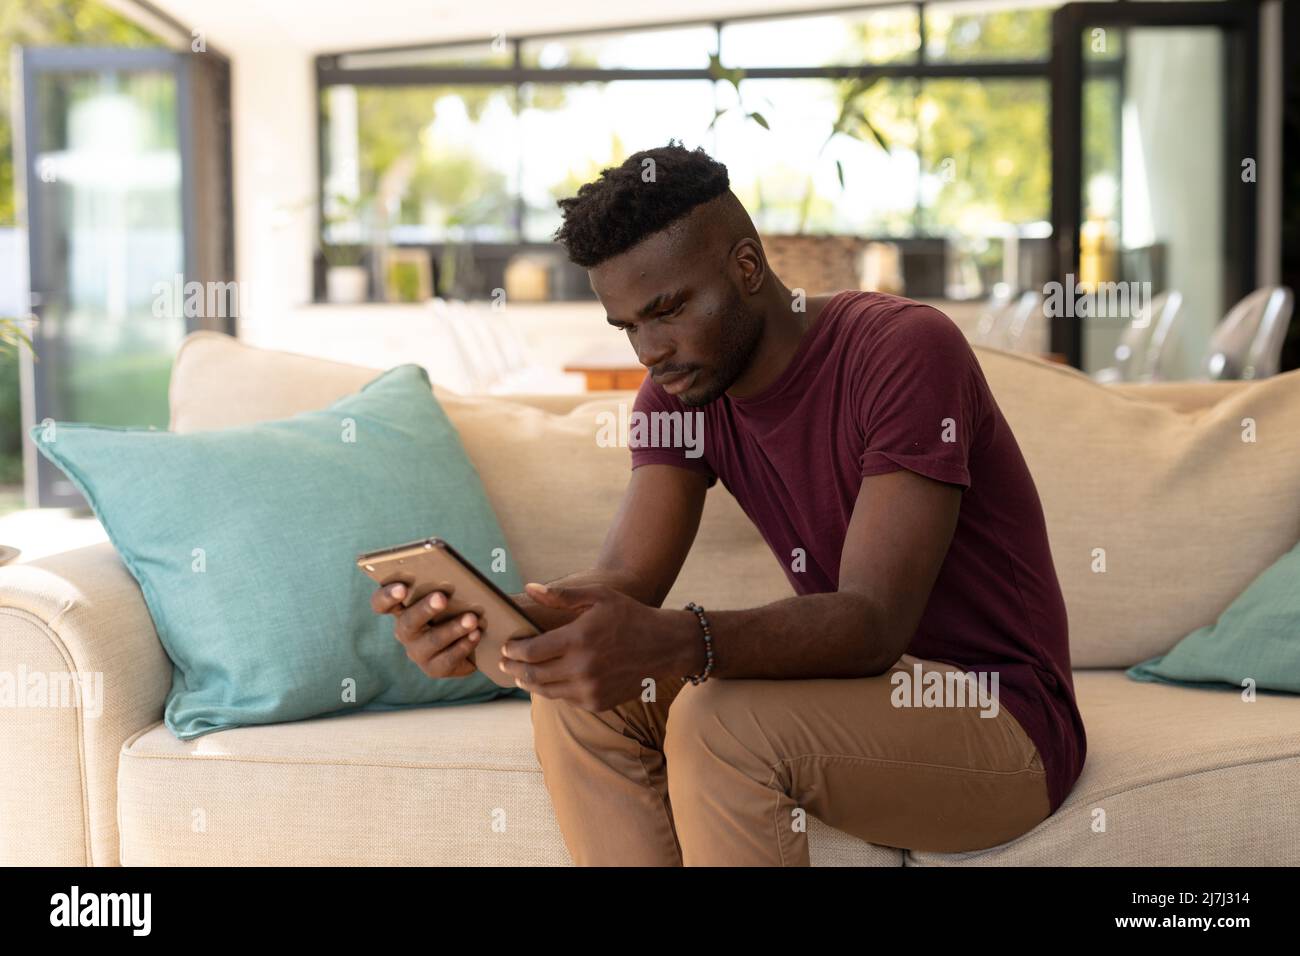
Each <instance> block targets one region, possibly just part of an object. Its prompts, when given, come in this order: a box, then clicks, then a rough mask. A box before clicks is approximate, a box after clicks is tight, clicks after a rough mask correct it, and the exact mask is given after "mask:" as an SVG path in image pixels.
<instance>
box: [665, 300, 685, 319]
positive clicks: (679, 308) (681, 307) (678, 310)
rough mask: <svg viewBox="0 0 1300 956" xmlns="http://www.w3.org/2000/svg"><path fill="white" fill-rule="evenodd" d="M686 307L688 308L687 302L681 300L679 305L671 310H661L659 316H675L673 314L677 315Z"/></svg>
mask: <svg viewBox="0 0 1300 956" xmlns="http://www.w3.org/2000/svg"><path fill="white" fill-rule="evenodd" d="M684 308H686V303H685V302H679V303H677V307H676V308H674V309H670V310H669V311H667V312H661V313H660V316H659V317H660V318H665V317H667V316H673V315H676V314H677V313H678V312H680V311H682V309H684Z"/></svg>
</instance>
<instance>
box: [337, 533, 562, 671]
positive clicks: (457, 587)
mask: <svg viewBox="0 0 1300 956" xmlns="http://www.w3.org/2000/svg"><path fill="white" fill-rule="evenodd" d="M357 567H359V568H360V569H361V570H362V571H363V572H364V573H365V574H366V575H367V576H368V577H369V578H370V579H371V580H373V581H374V582H375V583H376V584H379V585H381V586H385V587H386V586H387V585H389V584H398V583H401V584H405V585H406V590H407V594H406V598H405V600H403V601H402V606H403V607H410V606H411V605H412V604H414V603H415V602H416V601H418V600H420V599H421V598H423V597H426V596H428V594H429V593H430V592H431V591H442V592H443V593H444V594H446V595H447V610H446V612H445V613H444V614H443V615H442V616H441V617H439V619H438V620H439V621H440V622H441V621H444V620H448V619H450V618H454V617H456V616H457V615H460V614H464V613H466V612H472V613H474V614H476V615H478V619H479V630H480V631H482V634H483V636H482V637H480V638H479V641H478V644H477V645H475V647H474V650H473V651H472V652H471V653H470V659H471V660H472V661H473V662H474V666H475V667H477V668H478V669H479V671H480V672H481V673H483V674H486V675H487V676H488V677H489V678H491V680H492V681H493V682H494V683H496V684H498V685H500V686H501V687H514V686H515V679H514V678H513V677H511V676H510V675H509V674H507V673H505V672H504V671H502V670H501V669H500V667H498V666H497V665H498V663H499V662H500V660H501V648H502V646H503V645H504V644H505V642H506V641H508V640H510V639H512V638H515V637H536V636H537V635H538V634H540V633H541V630H540V629H539V628H538V627H537V625H536V624H534V623H533V622H532V621H531V620H530V619H529V617H528V615H527V614H525V613H524V612H523V610H522V609H521V608H520V607H519V605H518V604H516V603H515V602H514V601H512V600H511V599H510V597H509V595H507V594H506V593H505V592H504V591H502V590H501V589H500V588H499V587H497V586H496V585H495V584H493V583H492V582H491V581H489V580H488V579H487V578H486V577H484V576H483V574H481V573H480V572H479V570H478V568H476V567H474V565H472V564H470V563H469V562H468V561H466V560H465V558H464V557H462V556H461V555H460V554H458V553H457V552H456V549H455V548H453V547H452V546H451V545H449V544H448V543H447V542H446V541H443V540H442V539H441V538H425V539H423V540H421V541H411V542H409V543H407V544H399V545H396V546H394V547H391V548H384V549H382V550H380V551H370V552H368V553H366V554H362V555H358V556H357Z"/></svg>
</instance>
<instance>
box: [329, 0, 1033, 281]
mask: <svg viewBox="0 0 1300 956" xmlns="http://www.w3.org/2000/svg"><path fill="white" fill-rule="evenodd" d="M1053 6H1054V4H1049V3H1044V2H1042V0H996V2H989V3H987V4H985V3H978V2H976V3H955V2H927V3H900V4H897V5H893V6H884V7H882V6H871V7H865V8H862V9H860V10H849V11H843V10H837V11H835V12H821V13H818V12H812V13H808V14H801V15H797V16H784V17H757V16H755V17H743V18H736V19H729V20H724V21H721V22H706V23H683V24H673V25H666V26H663V27H660V28H656V29H644V30H636V31H628V30H621V31H590V32H587V33H575V34H568V35H563V36H560V35H556V36H533V37H518V38H512V37H509V36H501V37H495V38H493V39H492V40H491V41H490V42H485V43H482V44H465V43H462V44H458V45H447V46H441V47H431V48H425V49H411V50H392V51H375V52H370V53H350V54H341V55H338V56H325V57H321V58H320V59H319V60H318V65H317V72H318V79H319V83H320V103H321V111H322V124H321V129H322V151H321V154H322V190H321V201H322V223H323V224H324V225H323V230H322V238H323V240H324V242H325V243H326V244H328V245H346V244H353V245H355V246H358V247H365V246H366V245H368V244H373V243H388V244H395V245H419V246H427V247H430V248H435V249H436V248H438V247H440V246H444V245H447V244H456V245H463V244H475V245H479V246H482V245H484V244H490V245H494V246H496V247H498V250H497V251H498V253H500V251H501V248H502V247H512V246H513V247H527V248H532V247H536V246H545V245H549V244H550V242H551V235H552V234H553V232H554V230H555V228H556V227H557V226H558V225H559V210H558V209H557V207H556V200H558V199H560V198H562V197H565V196H569V195H572V194H573V193H574V192H575V191H576V190H577V188H578V187H579V186H580V185H581V184H582V183H584V182H587V181H589V180H591V179H592V178H594V177H595V176H596V175H597V174H598V173H599V171H600V170H601V169H603V168H605V167H608V166H611V165H616V164H617V163H619V162H621V161H622V160H623V159H625V158H626V157H627V156H628V155H629V154H631V153H633V152H635V151H637V150H639V149H645V148H649V147H653V146H661V145H664V144H665V143H666V142H667V141H668V139H669V138H670V137H673V138H677V139H680V140H681V141H682V142H684V143H685V144H686V145H687V146H688V147H693V146H703V147H704V148H705V149H706V150H708V152H709V153H710V154H711V155H713V156H715V157H716V158H717V159H719V160H720V161H722V162H724V163H726V164H727V167H728V169H729V171H730V174H731V179H732V188H733V189H734V190H735V192H736V194H737V195H738V196H739V197H740V198H741V200H742V201H743V202H744V203H745V205H746V207H747V208H748V209H749V210H750V212H751V214H752V215H753V217H754V220H755V223H756V225H757V226H758V228H759V230H760V231H761V232H763V233H765V234H769V233H817V234H843V235H854V236H860V237H863V238H870V239H884V240H891V241H894V242H899V243H904V244H905V243H907V242H908V241H913V240H935V239H942V240H945V241H946V243H947V245H948V246H949V247H950V248H951V249H953V250H956V251H957V253H958V254H959V255H961V256H965V257H966V258H967V259H968V260H969V261H970V263H971V264H972V268H973V270H974V271H973V272H972V273H971V276H972V278H971V281H970V282H969V283H967V289H966V291H968V292H970V293H971V294H981V293H986V292H987V291H988V290H987V286H988V284H989V281H988V280H989V279H990V278H995V276H993V273H994V272H996V268H995V264H996V261H997V258H998V256H999V254H1000V251H1001V244H1002V242H1003V241H1004V240H1005V239H1006V238H1007V237H1008V236H1011V235H1014V236H1017V237H1022V238H1023V237H1032V238H1035V239H1037V240H1039V241H1042V242H1044V243H1045V240H1046V236H1047V234H1048V227H1047V219H1048V216H1049V205H1050V185H1051V184H1050V165H1051V164H1050V153H1049V128H1048V123H1049V116H1048V108H1049V106H1048V104H1049V95H1048V79H1047V76H1048V58H1049V54H1050V25H1051V12H1052V8H1053Z"/></svg>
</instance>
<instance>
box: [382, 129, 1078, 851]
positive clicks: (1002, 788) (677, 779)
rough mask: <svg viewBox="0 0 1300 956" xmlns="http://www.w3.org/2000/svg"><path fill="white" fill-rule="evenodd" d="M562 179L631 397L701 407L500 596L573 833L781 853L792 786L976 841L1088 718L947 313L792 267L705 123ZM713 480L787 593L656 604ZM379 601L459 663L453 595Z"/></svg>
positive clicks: (1035, 502)
mask: <svg viewBox="0 0 1300 956" xmlns="http://www.w3.org/2000/svg"><path fill="white" fill-rule="evenodd" d="M560 205H561V207H562V209H563V212H564V222H563V225H562V226H561V227H560V229H559V230H558V232H557V236H556V237H557V239H558V240H559V241H561V242H562V243H563V244H564V245H565V247H566V249H567V251H568V253H569V256H570V258H571V259H572V260H573V261H574V262H575V263H577V264H579V265H581V266H584V267H585V268H587V269H588V270H589V278H590V281H591V285H592V288H593V289H594V290H595V292H596V294H597V296H598V297H599V299H600V301H601V303H602V304H603V305H604V307H605V309H606V312H607V313H608V320H609V322H610V324H611V325H613V326H614V327H615V328H616V329H619V330H620V331H623V332H624V333H625V334H626V335H627V336H628V338H629V340H630V341H631V343H632V345H633V346H634V347H635V349H636V352H637V357H638V359H639V360H640V362H641V364H643V365H645V366H646V368H647V369H649V372H650V374H649V376H648V377H647V379H646V381H645V383H644V384H643V385H642V387H641V389H640V391H639V393H638V395H637V398H636V402H635V408H634V411H640V412H643V413H648V414H653V413H656V412H659V413H665V412H666V413H677V414H678V415H687V414H702V420H703V426H704V427H703V438H704V441H703V454H702V455H699V454H688V449H684V448H680V447H679V448H672V447H662V445H661V444H660V445H658V447H656V443H654V442H651V441H647V440H642V441H640V442H639V443H638V445H639V447H633V450H632V469H633V470H632V475H631V479H630V481H629V484H628V488H627V492H626V496H625V498H624V500H623V502H622V505H621V507H620V508H619V511H618V513H617V515H616V516H615V518H614V522H613V525H612V526H611V528H610V529H609V532H608V535H607V537H606V539H605V543H604V546H603V548H602V550H601V553H600V555H599V557H598V558H597V560H596V564H595V568H594V569H593V570H590V571H585V572H581V573H577V574H573V575H570V576H568V577H566V578H563V579H561V580H560V581H558V582H553V583H552V584H551V585H549V586H546V587H544V586H542V585H536V584H529V585H528V586H527V589H526V590H527V593H526V594H524V595H520V596H519V600H520V602H521V604H522V605H523V606H524V608H525V610H527V611H528V612H529V613H530V615H532V616H533V617H534V618H535V619H536V620H537V621H538V623H539V625H540V626H541V627H542V629H543V632H544V633H543V634H541V635H540V636H538V637H535V638H532V639H527V640H518V641H512V642H510V644H508V645H507V649H506V651H505V652H504V653H505V655H506V659H505V660H503V661H501V662H500V667H501V669H502V670H504V671H505V672H506V673H508V674H509V675H511V676H513V677H514V678H515V679H516V683H517V684H518V686H520V687H522V688H524V689H526V690H528V691H529V692H530V693H531V695H532V718H533V726H534V735H535V744H536V751H537V756H538V759H539V760H540V762H541V766H542V770H543V772H544V776H545V781H546V785H547V788H548V790H549V791H550V794H551V798H552V802H553V804H554V806H555V812H556V814H557V817H558V819H559V823H560V827H561V829H562V831H563V833H564V838H565V841H566V844H567V846H568V848H569V852H570V854H571V855H572V857H573V859H574V861H575V862H577V863H579V864H613V865H638V864H640V865H679V864H682V863H685V864H686V865H694V864H706V865H709V864H721V865H726V864H741V865H745V864H753V865H762V864H775V865H806V864H807V863H808V849H807V837H806V817H807V815H808V814H811V815H813V816H816V817H818V818H820V819H821V820H823V821H825V822H826V823H828V824H830V825H831V826H834V827H837V828H839V829H841V830H844V831H847V832H848V833H852V834H855V835H857V836H859V837H861V838H863V839H865V840H868V841H871V842H873V843H877V844H882V845H886V846H893V847H904V848H909V849H916V850H934V851H946V852H955V851H962V850H975V849H980V848H984V847H989V846H994V845H997V844H1000V843H1004V842H1006V841H1008V840H1011V839H1014V838H1015V837H1017V836H1020V835H1021V834H1023V833H1025V832H1026V831H1028V830H1030V829H1032V828H1033V827H1034V826H1035V825H1036V824H1038V823H1039V822H1041V821H1042V820H1043V819H1045V818H1046V817H1047V816H1049V815H1050V814H1051V813H1053V812H1055V810H1056V809H1057V808H1058V807H1059V806H1060V804H1061V802H1062V801H1063V800H1064V799H1065V797H1066V795H1067V794H1068V793H1069V791H1070V789H1071V787H1072V786H1073V785H1074V782H1075V780H1076V779H1077V778H1078V775H1079V772H1080V770H1081V769H1082V766H1083V761H1084V755H1085V747H1086V740H1085V735H1084V728H1083V723H1082V720H1081V718H1080V716H1079V712H1078V709H1077V707H1076V704H1075V700H1074V690H1073V682H1072V679H1071V673H1070V656H1069V647H1068V643H1067V635H1066V614H1065V607H1064V604H1063V602H1062V599H1061V593H1060V589H1059V585H1058V583H1057V579H1056V573H1055V569H1054V567H1053V564H1052V556H1051V553H1050V551H1049V550H1048V541H1047V532H1046V528H1045V526H1044V519H1043V513H1042V508H1041V506H1040V503H1039V499H1038V495H1037V492H1036V490H1035V488H1034V484H1033V481H1032V480H1031V478H1030V475H1029V472H1028V470H1027V468H1026V466H1025V462H1024V459H1023V458H1022V456H1021V453H1020V449H1019V447H1018V446H1017V444H1016V440H1015V438H1014V436H1013V435H1012V434H1011V430H1010V428H1009V427H1008V426H1007V423H1006V421H1005V419H1004V418H1003V417H1002V414H1001V412H1000V411H999V410H998V407H997V404H996V403H995V402H994V400H993V397H992V395H991V394H990V392H989V389H988V385H987V383H986V382H985V379H984V376H983V374H982V372H981V370H980V367H979V364H978V362H977V360H976V358H975V356H974V353H973V352H972V351H971V349H970V347H969V346H968V344H967V343H966V340H965V339H964V337H963V336H962V334H961V332H960V331H959V330H958V329H957V328H956V327H955V326H954V325H953V323H952V322H951V321H950V320H949V319H948V318H947V317H946V316H944V315H943V314H942V313H940V312H938V311H936V310H935V309H933V308H930V307H928V306H924V305H921V304H919V303H916V302H911V301H909V300H906V299H902V298H897V297H893V296H888V295H881V294H875V293H867V292H852V291H846V292H840V293H838V294H835V295H820V296H813V297H807V298H806V297H805V296H804V294H803V292H802V290H791V289H788V288H786V287H785V286H784V285H783V284H782V282H781V280H780V278H779V277H778V276H776V275H775V274H774V273H773V272H772V271H771V270H770V269H769V268H768V265H767V262H766V259H765V258H764V255H763V248H762V245H761V243H760V241H759V238H758V235H757V233H756V231H755V229H754V225H753V223H752V222H751V220H750V218H749V216H748V215H747V213H746V212H745V210H744V208H743V207H742V205H741V204H740V202H739V201H738V200H737V198H736V197H735V195H734V194H733V193H732V192H731V190H730V188H729V181H728V177H727V172H726V168H725V167H724V166H722V165H721V164H719V163H717V162H715V161H714V160H713V159H711V158H710V157H709V156H708V155H707V154H705V153H704V152H703V151H702V150H699V149H697V150H694V151H688V150H686V149H684V148H683V147H682V146H680V144H678V145H674V143H673V142H672V141H670V142H669V144H668V146H667V147H664V148H659V149H651V150H647V151H644V152H640V153H636V154H634V155H632V156H631V157H629V158H628V160H627V161H626V162H624V163H623V164H622V165H621V166H618V167H616V168H610V169H606V170H604V171H603V172H602V173H601V175H600V177H599V178H598V179H597V180H596V181H594V182H591V183H588V184H586V185H584V186H583V187H582V188H581V189H580V190H579V191H578V194H577V196H576V197H573V198H569V199H565V200H562V201H561V202H560ZM718 479H721V480H722V482H723V484H724V485H725V486H726V488H727V489H728V490H729V491H730V492H731V493H732V494H733V495H735V497H736V499H737V500H738V501H739V503H740V504H741V506H742V507H743V508H744V510H745V512H746V513H747V514H748V516H749V517H750V519H751V520H752V521H753V522H754V524H755V525H756V526H757V527H758V530H759V531H760V532H761V533H762V535H763V537H764V538H765V540H766V541H767V542H768V544H769V545H770V546H771V548H772V551H773V553H774V554H775V556H776V559H777V560H778V561H780V562H781V565H782V567H783V569H784V570H785V572H786V575H787V577H788V578H789V580H790V583H791V585H792V586H793V589H794V591H795V592H796V596H794V597H790V598H786V599H784V600H778V601H774V602H772V603H770V604H766V605H764V606H762V607H757V608H752V609H748V610H717V609H714V608H707V609H701V610H698V611H697V610H696V609H695V608H691V607H688V608H685V609H675V608H674V609H664V608H663V607H662V603H663V601H664V599H665V597H666V595H667V594H668V592H669V590H670V588H672V587H673V585H674V583H675V581H676V579H677V575H678V571H679V570H680V568H681V566H682V563H683V561H684V559H685V557H686V555H687V552H688V551H689V550H690V547H691V544H692V542H693V540H694V537H695V533H696V530H697V528H698V526H699V521H700V515H701V511H702V509H703V506H704V499H705V494H706V492H707V491H708V489H709V488H710V487H711V486H712V485H714V484H715V483H716V481H717V480H718ZM684 583H685V584H687V585H689V582H684ZM399 601H400V592H399V593H398V594H389V593H386V592H384V591H380V592H376V595H375V599H374V606H375V609H376V610H377V611H380V612H381V613H387V612H393V613H395V614H396V616H397V628H396V629H397V636H398V637H399V639H401V640H402V641H403V643H405V644H406V645H407V648H408V654H410V655H411V656H412V659H414V660H416V661H417V662H418V663H420V664H421V666H422V667H423V668H424V669H425V671H426V673H429V674H431V675H433V676H453V675H459V674H467V673H471V672H472V670H473V665H472V664H471V663H470V662H469V661H468V660H467V657H468V655H469V653H470V651H471V650H472V646H473V643H474V641H475V640H476V639H477V631H476V630H475V629H474V625H475V623H476V622H475V621H474V620H473V615H465V617H464V619H463V620H460V621H450V622H443V621H441V620H440V618H439V612H440V611H441V610H442V608H444V607H445V598H444V597H443V596H441V595H434V596H432V597H431V598H430V599H429V600H427V601H422V602H421V603H420V604H419V605H416V606H415V607H412V608H410V609H408V610H405V611H403V610H402V609H401V608H400V607H397V606H396V605H397V603H398V602H399ZM692 603H693V602H692ZM990 689H991V692H990ZM963 690H970V691H971V693H969V694H964V693H961V691H963ZM954 691H955V692H956V693H954ZM958 698H962V699H958Z"/></svg>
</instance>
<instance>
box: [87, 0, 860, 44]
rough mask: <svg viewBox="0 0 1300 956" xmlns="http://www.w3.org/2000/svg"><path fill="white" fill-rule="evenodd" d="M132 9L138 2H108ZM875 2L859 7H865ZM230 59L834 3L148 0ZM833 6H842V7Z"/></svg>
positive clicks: (798, 0) (827, 0) (771, 0)
mask: <svg viewBox="0 0 1300 956" xmlns="http://www.w3.org/2000/svg"><path fill="white" fill-rule="evenodd" d="M109 2H111V3H113V5H114V6H118V7H121V8H124V9H125V8H129V7H130V6H131V5H132V4H134V2H135V0H109ZM873 2H880V0H864V2H862V3H859V4H858V5H859V6H867V5H869V4H871V3H873ZM150 5H151V6H153V7H154V8H156V9H158V10H160V11H162V12H163V13H165V14H166V15H168V16H170V17H172V18H173V19H175V20H177V21H179V22H180V23H181V24H183V25H184V26H186V27H188V28H190V29H192V30H199V31H201V32H202V33H203V35H204V37H205V39H206V41H207V42H208V43H209V44H211V45H213V46H216V47H219V48H221V49H223V50H224V51H225V52H227V53H231V54H237V53H238V51H239V50H240V48H252V47H268V46H269V47H275V46H284V47H292V48H295V49H297V50H301V51H305V52H308V53H326V52H334V51H339V50H350V49H352V50H355V49H366V48H369V47H382V46H405V45H410V44H417V43H435V42H442V41H447V40H461V39H479V38H482V39H491V38H492V37H493V36H494V35H495V34H497V33H500V32H504V34H505V35H506V37H507V38H508V37H509V36H511V35H521V34H529V33H539V32H548V31H557V30H568V29H575V28H582V27H598V26H623V25H633V24H652V23H663V22H670V21H674V20H689V19H699V18H711V17H714V16H718V15H728V14H731V15H734V14H739V13H764V12H783V11H787V10H816V9H820V8H825V7H830V6H835V5H837V3H836V0H705V2H701V0H655V2H654V3H645V2H643V0H559V2H550V3H548V2H544V0H543V2H538V0H524V2H516V0H480V2H478V3H465V2H463V0H151V3H150V4H147V5H146V6H150ZM838 5H841V6H844V5H847V4H845V3H844V2H843V0H839V3H838Z"/></svg>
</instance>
